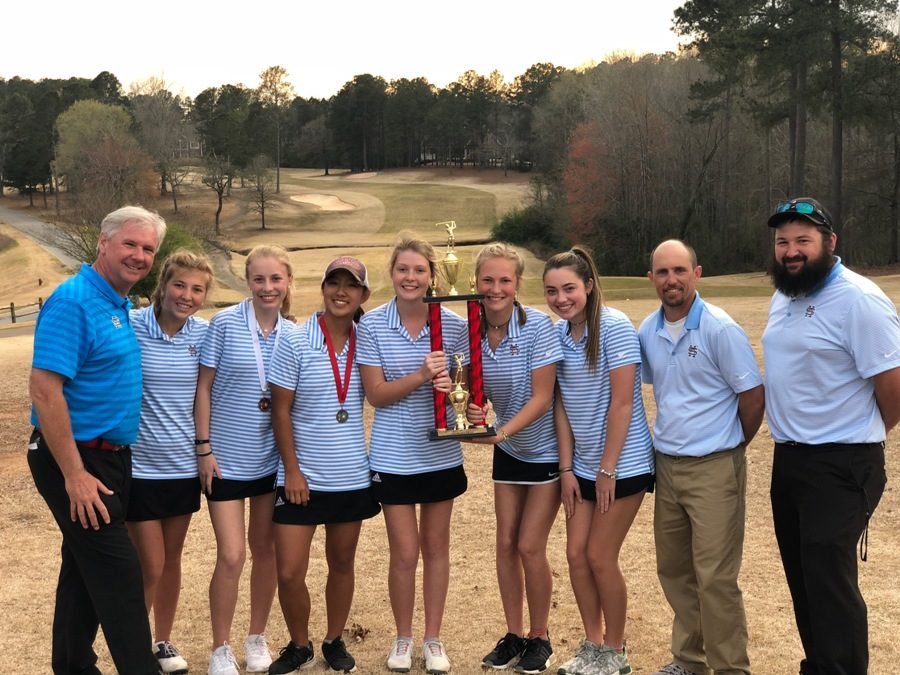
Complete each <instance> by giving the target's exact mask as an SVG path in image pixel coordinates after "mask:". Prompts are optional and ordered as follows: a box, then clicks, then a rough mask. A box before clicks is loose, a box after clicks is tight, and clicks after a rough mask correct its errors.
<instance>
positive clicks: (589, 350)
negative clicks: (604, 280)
mask: <svg viewBox="0 0 900 675" xmlns="http://www.w3.org/2000/svg"><path fill="white" fill-rule="evenodd" d="M560 267H570V268H572V271H573V272H575V274H577V275H578V276H579V277H580V278H581V280H582V281H583V282H584V285H585V287H587V285H588V282H589V281H590V282H592V283H593V286H592V288H591V290H590V292H589V293H588V294H587V305H586V306H585V308H584V310H585V311H584V313H585V317H584V318H585V320H586V321H587V326H588V339H587V344H586V345H585V347H584V351H585V353H586V354H587V361H588V366H589V367H590V369H591V371H592V372H593V371H595V370H597V363H598V362H599V360H600V311H601V309H602V308H603V295H602V294H601V292H600V275H599V274H598V272H597V264H596V263H595V262H594V259H593V258H592V257H591V252H590V251H589V250H588V249H587V248H585V247H584V246H578V245H575V246H573V247H572V248H571V249H569V250H568V251H565V252H564V253H557V254H556V255H554V256H553V257H551V258H550V259H549V260H547V262H546V263H544V277H546V276H547V272H549V271H550V270H555V269H559V268H560Z"/></svg>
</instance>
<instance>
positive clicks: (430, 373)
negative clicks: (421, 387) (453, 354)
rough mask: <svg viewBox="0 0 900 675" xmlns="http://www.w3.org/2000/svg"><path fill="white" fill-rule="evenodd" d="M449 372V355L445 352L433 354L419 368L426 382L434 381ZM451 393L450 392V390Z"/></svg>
mask: <svg viewBox="0 0 900 675" xmlns="http://www.w3.org/2000/svg"><path fill="white" fill-rule="evenodd" d="M446 370H447V355H446V354H444V352H440V351H438V352H431V353H430V354H429V355H428V356H426V357H425V360H424V361H423V362H422V365H421V366H420V367H419V373H420V374H421V375H422V378H423V380H424V381H425V382H428V381H429V380H434V378H435V377H437V376H438V375H440V374H441V373H442V372H445V371H446ZM448 391H449V390H448Z"/></svg>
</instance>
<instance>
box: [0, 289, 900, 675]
mask: <svg viewBox="0 0 900 675" xmlns="http://www.w3.org/2000/svg"><path fill="white" fill-rule="evenodd" d="M885 281H887V283H885V286H886V287H889V288H891V289H892V293H893V296H892V297H893V298H894V299H895V301H896V300H897V299H898V297H900V293H898V289H897V284H896V283H895V281H896V280H895V279H886V280H885ZM710 299H711V300H712V301H713V302H715V299H714V298H710ZM536 304H537V305H538V306H540V303H536ZM654 304H655V303H653V302H652V301H651V300H641V301H629V302H621V303H617V306H618V307H620V308H622V309H623V310H624V311H626V312H627V313H628V315H629V316H630V317H631V318H632V319H633V320H634V321H638V320H640V319H641V318H642V317H643V316H645V315H646V314H647V313H648V312H649V311H652V309H653V307H654ZM720 304H722V305H724V306H726V307H727V308H728V309H729V311H730V312H731V313H732V314H733V316H734V317H735V318H736V319H737V320H738V321H740V322H741V323H742V325H743V326H744V327H745V328H746V330H747V332H748V334H749V335H750V338H751V341H752V342H753V345H754V347H755V348H756V349H757V350H758V349H759V338H760V334H761V332H762V328H763V326H764V323H765V314H766V312H765V309H766V301H765V299H761V298H728V299H723V301H722V302H721V303H720ZM0 335H2V333H0ZM30 353H31V337H30V336H28V335H21V336H12V337H5V338H3V339H0V362H2V363H3V371H4V378H3V381H2V383H0V477H2V479H3V482H4V488H3V490H2V491H0V508H2V512H3V514H4V518H3V520H2V522H0V539H2V541H3V543H4V553H5V554H4V556H3V558H2V562H0V578H2V579H3V584H2V586H0V604H2V606H3V607H4V608H5V610H4V611H3V612H2V613H0V652H2V653H5V654H15V655H16V660H17V661H18V662H20V663H29V664H47V663H48V660H49V635H50V622H51V617H52V607H53V590H54V587H55V583H56V572H57V569H58V564H59V556H58V546H59V533H58V531H57V529H56V527H55V526H54V525H53V523H52V521H51V518H50V515H49V513H48V511H47V508H46V506H45V505H44V503H43V502H42V501H41V499H40V497H39V496H38V495H37V493H36V492H35V490H34V486H33V484H32V482H31V478H30V476H29V475H28V469H27V466H26V463H25V450H24V446H25V439H26V436H27V432H28V422H27V413H28V400H27V395H26V379H27V374H28V367H29V362H30ZM646 393H647V394H648V395H647V397H646V398H647V403H648V408H649V414H650V415H651V417H652V414H653V404H652V397H650V396H649V392H646ZM898 448H900V442H898V440H897V434H896V432H895V433H894V435H893V437H892V438H891V441H890V443H889V444H888V455H889V456H893V455H895V453H896V452H897V450H898ZM748 465H749V481H748V494H747V499H748V508H747V537H746V543H745V549H744V567H743V573H742V577H741V582H742V585H743V588H744V592H745V600H746V605H747V612H748V616H749V623H750V653H751V659H752V662H753V664H754V669H755V672H757V673H766V674H770V673H771V674H775V673H787V672H794V671H793V667H794V664H796V663H797V662H798V661H799V658H800V646H799V641H798V639H797V637H796V631H795V628H794V623H793V617H792V610H791V603H790V598H789V596H788V592H787V588H786V585H785V583H784V578H783V574H782V571H781V566H780V561H779V558H778V552H777V548H776V544H775V537H774V533H773V531H772V523H771V510H770V507H769V500H768V482H769V472H770V467H771V439H770V438H769V435H768V432H767V431H766V428H765V426H763V429H762V431H761V432H760V434H759V436H758V437H757V438H756V439H755V440H754V442H753V443H752V444H751V446H750V450H749V453H748ZM466 470H467V473H468V475H469V479H470V487H469V490H468V492H467V493H466V494H465V495H464V496H462V497H461V498H459V499H458V500H457V503H456V507H455V512H454V516H453V530H452V542H451V550H452V572H451V582H450V597H449V599H448V603H447V610H446V613H445V617H446V618H445V623H444V630H443V637H444V641H445V644H446V645H447V648H448V650H449V653H450V656H451V658H452V659H453V663H454V672H457V673H476V672H478V671H479V667H478V663H479V660H480V658H481V656H482V655H483V654H484V653H486V652H487V650H489V648H490V647H491V646H492V645H493V641H494V640H496V639H497V637H499V636H500V635H501V634H502V633H503V632H504V623H503V615H502V610H501V607H500V600H499V596H498V593H497V587H496V582H495V573H494V566H493V548H494V547H493V531H494V520H493V511H492V492H491V481H490V455H489V452H487V451H486V450H485V449H484V448H483V447H481V446H475V445H471V446H467V448H466ZM898 506H900V498H898V494H897V491H896V490H894V489H893V487H892V485H891V484H889V486H888V489H887V491H886V492H885V495H884V498H883V500H882V503H881V505H880V507H879V509H878V511H877V512H876V514H875V517H874V518H873V520H872V524H871V531H870V542H869V562H868V563H865V564H862V565H861V572H860V577H861V582H860V583H861V585H862V588H863V592H864V593H865V596H866V599H867V601H868V604H869V615H870V643H871V652H872V667H871V669H870V672H872V673H887V672H892V665H891V664H893V663H895V662H897V660H898V658H900V647H898V645H897V643H896V642H895V640H894V639H893V637H894V634H893V627H894V623H895V621H896V619H897V618H898V607H900V590H898V587H897V584H896V582H895V579H896V577H897V575H898V574H900V512H898ZM652 517H653V502H652V499H647V500H645V503H644V505H643V507H642V509H641V511H640V513H639V515H638V518H637V521H636V522H635V525H634V527H633V528H632V530H631V532H630V534H629V536H628V538H627V540H626V542H625V546H624V549H623V551H622V556H621V561H622V566H623V568H624V571H625V575H626V577H627V579H628V583H629V601H630V605H629V612H628V614H629V619H628V629H627V633H628V640H629V646H630V649H631V661H632V665H633V667H634V669H635V672H637V673H640V672H644V673H647V672H650V671H651V670H652V669H653V667H654V666H657V665H659V664H661V663H662V662H664V661H665V660H666V658H667V653H668V652H667V645H668V640H669V629H670V620H671V613H670V610H669V609H668V606H667V605H666V603H665V599H664V598H663V596H662V593H661V591H660V588H659V584H658V583H657V580H656V574H655V557H654V548H653V536H652ZM214 548H215V547H214V541H213V535H212V531H211V528H210V525H209V520H208V517H207V514H206V511H205V508H204V509H203V510H202V511H201V512H200V513H199V514H197V516H196V517H195V519H194V522H193V523H192V525H191V532H190V534H189V536H188V542H187V548H186V552H185V556H184V565H185V575H184V590H183V591H182V599H181V605H180V608H179V614H178V619H177V621H176V627H175V638H176V640H177V644H178V645H179V647H180V648H181V649H182V650H183V652H184V653H185V655H186V657H187V658H188V660H189V662H190V663H191V664H192V665H193V672H202V671H203V669H204V668H205V663H206V657H207V654H208V650H209V647H210V645H209V642H210V635H209V609H208V604H207V595H206V591H207V584H208V582H209V577H210V574H211V571H212V565H213V559H214ZM549 555H550V560H551V564H552V566H553V569H554V575H555V582H556V583H555V589H554V607H553V610H552V612H551V619H550V625H551V631H552V636H553V642H554V646H555V648H556V650H557V654H558V655H559V656H562V655H564V654H567V653H568V652H570V651H572V649H573V648H574V646H575V645H576V644H577V642H578V640H579V636H580V635H581V634H582V631H581V624H580V619H579V617H578V612H577V610H576V608H575V604H574V598H573V596H572V591H571V588H570V586H569V583H568V574H567V570H566V561H565V527H564V523H563V520H562V517H559V518H558V519H557V522H556V524H555V526H554V528H553V531H552V533H551V538H550V543H549ZM357 575H358V576H357V592H356V598H355V600H354V605H353V610H352V612H351V616H350V625H351V626H352V625H353V624H356V625H357V626H358V627H360V629H361V630H360V632H364V631H366V630H367V631H368V633H367V634H366V637H365V638H364V639H363V640H362V641H361V642H359V643H357V644H351V648H352V650H353V652H354V654H355V655H356V657H357V660H358V661H359V664H360V668H359V670H360V672H362V673H378V672H384V667H383V664H384V657H385V654H386V651H387V648H388V646H389V642H390V640H391V639H392V637H393V631H394V629H393V621H392V617H391V612H390V606H389V604H388V600H387V581H386V579H387V546H386V536H385V531H384V524H383V521H382V519H381V517H380V516H379V517H377V518H375V519H373V520H371V521H368V522H367V523H366V524H365V526H364V527H363V532H362V537H361V541H360V547H359V555H358V558H357ZM308 579H309V584H310V589H311V593H312V596H313V602H314V606H313V613H312V617H311V622H310V625H311V631H312V635H313V636H317V637H318V638H321V635H322V632H323V630H324V625H325V621H324V607H323V592H324V580H325V567H324V553H323V548H322V537H321V535H320V536H319V537H317V538H316V540H315V543H314V552H313V555H312V564H311V567H310V571H309V577H308ZM241 598H242V601H241V603H240V605H239V607H238V613H237V616H236V618H235V623H234V642H235V643H236V644H238V645H239V646H240V644H241V642H242V635H243V632H244V631H245V630H246V626H247V609H248V608H247V604H246V598H247V586H246V574H245V579H244V586H243V587H242V592H241ZM415 625H416V626H417V630H421V626H422V616H421V600H420V601H419V603H418V607H417V617H416V623H415ZM268 634H269V637H270V640H271V642H272V643H273V645H281V644H282V643H284V642H286V640H287V634H286V631H285V629H284V625H283V622H282V620H281V616H280V614H279V611H278V607H277V604H276V607H275V608H274V610H273V614H272V618H271V620H270V625H269V630H268ZM98 644H99V645H101V646H102V640H99V641H98ZM102 653H103V658H102V667H103V668H104V669H105V671H111V669H112V667H111V664H110V661H109V658H108V655H106V653H105V651H103V652H102ZM417 668H419V666H417ZM7 670H9V669H7ZM25 670H26V669H22V670H21V671H19V672H25ZM27 670H28V671H29V672H31V671H35V670H37V671H38V672H42V671H43V670H45V669H44V668H43V667H37V668H35V667H29V668H28V669H27ZM9 672H16V671H15V670H13V671H9ZM314 672H315V671H314ZM414 672H422V670H414Z"/></svg>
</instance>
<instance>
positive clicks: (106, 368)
mask: <svg viewBox="0 0 900 675" xmlns="http://www.w3.org/2000/svg"><path fill="white" fill-rule="evenodd" d="M129 309H131V301H130V300H128V299H127V298H123V297H122V296H121V295H119V294H118V293H117V292H116V291H115V289H114V288H113V287H112V286H110V285H109V282H108V281H106V279H104V278H103V277H102V276H100V275H99V274H98V273H97V272H96V271H95V270H94V268H92V267H91V266H90V265H88V264H87V263H84V264H82V265H81V269H80V270H79V272H78V274H77V275H75V276H74V277H72V278H70V279H67V280H66V281H64V282H63V283H62V284H60V285H59V286H58V287H57V289H56V290H55V291H53V294H52V295H51V296H50V297H49V298H47V302H45V303H44V306H43V308H42V309H41V313H40V314H39V315H38V319H37V325H36V326H35V330H34V357H33V359H32V362H31V365H32V367H34V368H41V369H43V370H49V371H51V372H54V373H59V374H60V375H62V376H63V377H64V378H65V381H64V382H63V396H64V397H65V399H66V404H67V405H68V407H69V418H70V421H71V425H72V435H73V436H74V438H75V440H77V441H90V440H93V439H95V438H103V439H106V440H108V441H110V442H112V443H118V444H121V445H127V444H129V443H133V442H134V440H135V438H137V433H138V421H139V420H140V414H141V352H140V349H139V348H138V344H137V341H136V340H135V338H134V331H133V330H132V327H131V321H130V320H129V317H128V310H129ZM31 423H32V424H34V425H35V426H40V425H39V422H38V418H37V412H36V411H35V409H34V406H32V409H31Z"/></svg>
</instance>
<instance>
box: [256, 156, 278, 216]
mask: <svg viewBox="0 0 900 675" xmlns="http://www.w3.org/2000/svg"><path fill="white" fill-rule="evenodd" d="M249 168H250V171H251V172H252V177H251V179H252V181H253V191H252V192H251V197H250V199H251V200H252V203H251V208H252V209H253V210H254V211H256V212H257V213H258V214H259V222H260V229H261V230H264V229H266V211H267V210H271V209H275V208H278V204H277V203H276V202H275V190H274V188H275V184H274V182H273V180H272V163H271V161H270V160H269V158H268V157H266V156H265V155H257V156H256V157H254V158H253V161H252V162H251V163H250V167H249Z"/></svg>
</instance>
